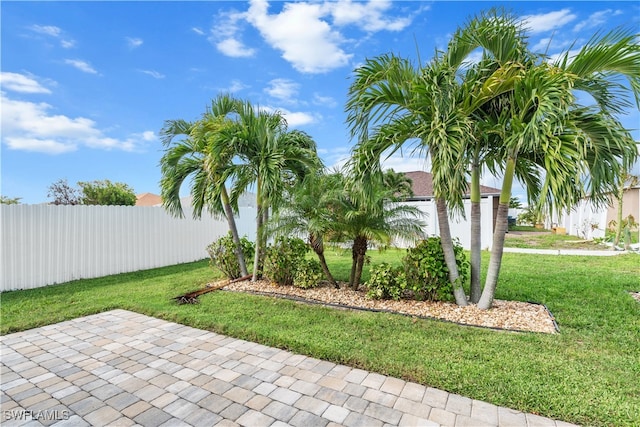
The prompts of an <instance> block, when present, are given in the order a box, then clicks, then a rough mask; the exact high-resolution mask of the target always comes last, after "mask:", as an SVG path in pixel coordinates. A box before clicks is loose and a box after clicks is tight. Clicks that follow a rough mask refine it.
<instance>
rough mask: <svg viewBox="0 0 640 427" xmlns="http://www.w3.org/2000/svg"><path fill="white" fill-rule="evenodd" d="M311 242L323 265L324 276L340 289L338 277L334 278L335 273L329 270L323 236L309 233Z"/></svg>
mask: <svg viewBox="0 0 640 427" xmlns="http://www.w3.org/2000/svg"><path fill="white" fill-rule="evenodd" d="M309 244H310V245H311V248H312V249H313V251H314V252H315V253H316V255H317V256H318V259H319V260H320V266H321V267H322V271H323V273H324V276H325V277H326V278H327V280H328V281H329V283H331V284H332V285H333V287H334V288H336V289H340V286H339V285H338V282H336V279H334V278H333V275H332V274H331V271H329V266H328V265H327V260H326V259H325V257H324V243H323V242H322V238H317V237H315V236H314V235H313V234H310V235H309Z"/></svg>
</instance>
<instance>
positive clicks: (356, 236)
mask: <svg viewBox="0 0 640 427" xmlns="http://www.w3.org/2000/svg"><path fill="white" fill-rule="evenodd" d="M379 178H380V179H379V180H375V181H373V182H376V183H377V184H374V186H373V187H371V186H370V187H369V188H368V190H369V191H367V192H365V193H364V194H363V193H362V192H361V189H362V186H361V185H358V184H357V181H354V180H353V178H351V179H347V178H345V176H344V175H342V174H339V173H338V174H334V175H333V176H332V177H331V179H332V180H334V185H335V186H334V187H333V188H339V189H341V191H340V192H338V193H334V194H336V195H337V199H335V200H334V201H333V202H332V204H331V209H330V211H331V215H332V217H333V218H332V224H333V227H332V230H331V235H332V239H333V240H336V241H339V242H346V241H349V242H351V258H352V263H351V274H350V276H349V286H350V287H351V288H352V289H354V290H356V289H357V288H358V286H359V285H360V278H361V276H362V270H363V267H364V263H365V259H366V253H367V249H368V248H369V245H370V244H371V243H379V244H382V245H384V246H387V245H389V244H391V242H392V239H393V238H395V237H400V238H404V239H407V240H414V241H415V240H419V239H421V238H424V237H425V235H424V226H425V224H424V223H423V222H422V221H421V220H420V218H421V217H422V216H423V213H422V212H421V211H420V210H419V209H417V208H416V207H413V206H408V205H405V204H402V203H397V194H398V191H399V190H402V185H401V186H400V187H387V186H386V185H385V184H384V181H383V179H382V177H379ZM345 190H346V191H345Z"/></svg>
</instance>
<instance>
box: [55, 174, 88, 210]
mask: <svg viewBox="0 0 640 427" xmlns="http://www.w3.org/2000/svg"><path fill="white" fill-rule="evenodd" d="M47 197H50V198H52V199H53V200H52V201H51V204H53V205H79V204H81V203H82V198H81V195H80V191H79V190H78V189H77V188H73V187H71V186H70V185H69V183H68V182H67V179H66V178H61V179H59V180H57V181H56V182H54V183H53V184H51V185H50V186H49V191H48V192H47Z"/></svg>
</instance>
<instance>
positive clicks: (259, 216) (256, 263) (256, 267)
mask: <svg viewBox="0 0 640 427" xmlns="http://www.w3.org/2000/svg"><path fill="white" fill-rule="evenodd" d="M256 187H257V189H256V205H257V213H256V252H255V254H254V256H253V277H251V281H252V282H255V281H256V280H258V278H259V277H260V275H261V272H260V256H261V255H260V252H261V251H262V220H263V219H264V216H263V212H262V194H261V190H260V178H258V185H257V186H256Z"/></svg>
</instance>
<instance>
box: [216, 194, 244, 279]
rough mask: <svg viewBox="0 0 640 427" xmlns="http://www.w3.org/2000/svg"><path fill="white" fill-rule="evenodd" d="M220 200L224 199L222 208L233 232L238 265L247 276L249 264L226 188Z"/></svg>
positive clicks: (232, 236) (242, 274)
mask: <svg viewBox="0 0 640 427" xmlns="http://www.w3.org/2000/svg"><path fill="white" fill-rule="evenodd" d="M220 198H221V199H222V206H223V207H224V214H225V216H226V217H227V223H228V224H229V231H230V232H231V238H232V239H233V244H234V245H235V251H236V257H237V258H238V265H239V266H240V273H241V277H244V276H247V275H248V274H249V273H248V272H247V264H246V262H245V260H244V253H243V252H242V244H241V243H240V236H239V235H238V227H237V226H236V220H235V217H234V216H233V210H232V209H231V203H230V202H229V194H228V193H227V189H226V188H222V191H221V192H220Z"/></svg>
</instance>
